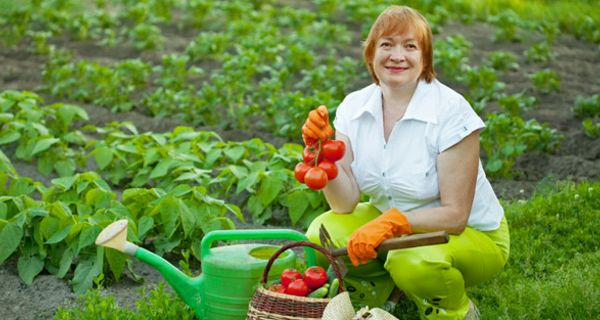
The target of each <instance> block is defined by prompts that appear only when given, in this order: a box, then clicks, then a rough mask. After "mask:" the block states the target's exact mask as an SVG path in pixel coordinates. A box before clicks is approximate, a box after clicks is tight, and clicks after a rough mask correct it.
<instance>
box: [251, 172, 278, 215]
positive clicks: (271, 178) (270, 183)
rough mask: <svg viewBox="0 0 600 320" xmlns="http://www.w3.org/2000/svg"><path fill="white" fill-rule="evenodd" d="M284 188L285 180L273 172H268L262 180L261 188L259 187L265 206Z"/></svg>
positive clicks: (259, 193) (260, 196) (258, 193)
mask: <svg viewBox="0 0 600 320" xmlns="http://www.w3.org/2000/svg"><path fill="white" fill-rule="evenodd" d="M282 188H283V181H281V179H280V178H279V177H278V176H276V175H274V174H271V173H267V174H266V175H265V176H264V177H263V178H262V181H261V182H260V188H259V189H258V192H257V195H258V198H259V199H260V201H261V202H262V204H263V206H265V207H266V206H268V205H269V204H270V203H271V202H272V201H273V200H274V199H275V198H276V197H277V195H279V192H281V189H282Z"/></svg>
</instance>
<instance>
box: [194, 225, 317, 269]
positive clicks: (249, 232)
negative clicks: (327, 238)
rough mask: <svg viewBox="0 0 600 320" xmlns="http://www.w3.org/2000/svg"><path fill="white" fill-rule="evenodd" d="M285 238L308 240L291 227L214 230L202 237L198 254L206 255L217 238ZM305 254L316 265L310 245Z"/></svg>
mask: <svg viewBox="0 0 600 320" xmlns="http://www.w3.org/2000/svg"><path fill="white" fill-rule="evenodd" d="M272 239H286V240H293V241H308V238H307V237H306V235H305V234H303V233H301V232H299V231H296V230H292V229H243V230H214V231H211V232H209V233H207V234H206V235H205V236H204V238H202V243H201V244H200V254H201V255H202V257H206V256H208V254H209V253H210V247H211V245H212V244H213V242H215V241H219V240H272ZM304 252H305V254H306V263H307V264H308V265H311V266H313V265H316V258H315V251H314V249H313V248H311V247H304Z"/></svg>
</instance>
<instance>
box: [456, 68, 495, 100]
mask: <svg viewBox="0 0 600 320" xmlns="http://www.w3.org/2000/svg"><path fill="white" fill-rule="evenodd" d="M459 80H460V81H461V82H462V83H464V84H466V85H467V87H468V89H469V91H468V94H467V95H468V96H469V97H470V99H472V100H475V101H479V100H482V99H484V98H487V99H490V98H491V99H495V98H497V97H498V96H499V95H500V92H501V91H502V90H503V89H504V88H505V87H506V84H505V83H504V82H501V81H499V80H498V74H497V73H496V71H495V70H494V69H492V68H489V67H486V66H481V67H474V68H471V67H468V68H466V70H465V71H464V72H463V74H462V75H460V76H459Z"/></svg>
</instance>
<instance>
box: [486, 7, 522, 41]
mask: <svg viewBox="0 0 600 320" xmlns="http://www.w3.org/2000/svg"><path fill="white" fill-rule="evenodd" d="M488 22H490V23H491V24H492V25H494V26H495V27H496V30H495V31H494V35H493V37H492V39H493V40H494V41H515V42H518V41H522V40H523V38H522V36H521V35H520V34H519V32H518V31H519V27H520V25H521V18H520V17H519V15H517V14H516V12H515V11H514V10H512V9H505V10H503V11H502V12H500V13H499V14H497V15H494V16H491V17H490V18H489V19H488Z"/></svg>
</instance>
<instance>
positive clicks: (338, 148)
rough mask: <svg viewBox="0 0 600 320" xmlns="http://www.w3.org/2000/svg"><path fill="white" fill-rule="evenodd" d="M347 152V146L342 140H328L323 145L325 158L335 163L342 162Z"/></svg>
mask: <svg viewBox="0 0 600 320" xmlns="http://www.w3.org/2000/svg"><path fill="white" fill-rule="evenodd" d="M344 152H346V145H345V144H344V141H342V140H328V141H325V142H324V143H323V146H322V153H323V156H324V157H325V158H326V159H328V160H331V161H333V162H335V161H338V160H340V159H341V158H342V157H343V156H344Z"/></svg>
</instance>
